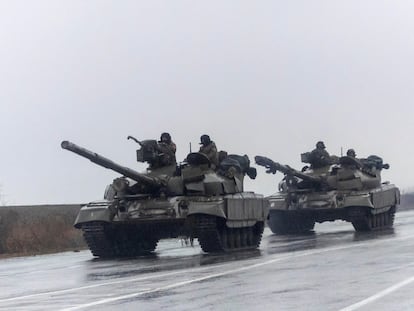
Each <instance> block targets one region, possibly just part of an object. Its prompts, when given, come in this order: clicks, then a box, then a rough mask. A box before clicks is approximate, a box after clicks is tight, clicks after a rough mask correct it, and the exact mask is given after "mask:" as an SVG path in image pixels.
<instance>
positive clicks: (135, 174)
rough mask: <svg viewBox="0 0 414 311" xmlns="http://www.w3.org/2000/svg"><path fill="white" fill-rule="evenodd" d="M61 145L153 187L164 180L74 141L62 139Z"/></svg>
mask: <svg viewBox="0 0 414 311" xmlns="http://www.w3.org/2000/svg"><path fill="white" fill-rule="evenodd" d="M61 147H62V148H63V149H66V150H69V151H72V152H74V153H76V154H78V155H80V156H81V157H84V158H87V159H89V160H90V161H92V162H93V163H95V164H97V165H99V166H103V167H105V168H107V169H110V170H113V171H115V172H117V173H119V174H121V175H124V176H126V177H129V178H131V179H132V180H135V181H136V182H142V183H144V184H146V185H149V186H153V187H161V186H162V181H161V180H160V179H159V178H156V177H150V176H146V175H143V174H141V173H138V172H137V171H135V170H133V169H130V168H128V167H125V166H122V165H119V164H117V163H115V162H113V161H111V160H109V159H108V158H105V157H103V156H101V155H99V154H97V153H95V152H92V151H90V150H88V149H86V148H83V147H80V146H78V145H76V144H74V143H71V142H70V141H67V140H65V141H62V143H61Z"/></svg>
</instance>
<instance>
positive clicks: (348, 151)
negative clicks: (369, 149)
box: [346, 149, 356, 158]
mask: <svg viewBox="0 0 414 311" xmlns="http://www.w3.org/2000/svg"><path fill="white" fill-rule="evenodd" d="M346 155H347V156H348V157H352V158H356V153H355V150H354V149H348V150H347V151H346Z"/></svg>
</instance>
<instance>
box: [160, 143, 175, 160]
mask: <svg viewBox="0 0 414 311" xmlns="http://www.w3.org/2000/svg"><path fill="white" fill-rule="evenodd" d="M157 150H158V151H159V152H160V153H161V154H162V155H161V163H160V164H161V166H166V165H171V164H175V163H177V162H176V159H175V152H176V150H177V146H176V145H175V144H174V143H173V142H170V143H164V142H158V145H157Z"/></svg>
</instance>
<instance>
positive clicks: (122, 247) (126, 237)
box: [82, 222, 158, 258]
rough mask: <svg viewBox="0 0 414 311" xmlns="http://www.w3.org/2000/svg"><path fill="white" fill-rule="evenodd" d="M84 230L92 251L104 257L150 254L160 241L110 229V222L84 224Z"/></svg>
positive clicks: (95, 254)
mask: <svg viewBox="0 0 414 311" xmlns="http://www.w3.org/2000/svg"><path fill="white" fill-rule="evenodd" d="M82 231H83V236H84V238H85V241H86V243H87V244H88V247H89V249H90V251H91V253H92V254H93V255H94V256H97V257H102V258H111V257H134V256H139V255H145V254H149V253H150V252H152V251H154V250H155V248H156V247H157V243H158V239H154V238H148V237H145V236H140V235H139V234H134V235H131V234H130V233H129V234H128V233H127V232H122V231H120V230H118V231H114V230H110V229H109V226H108V224H107V223H104V222H91V223H87V224H84V225H82Z"/></svg>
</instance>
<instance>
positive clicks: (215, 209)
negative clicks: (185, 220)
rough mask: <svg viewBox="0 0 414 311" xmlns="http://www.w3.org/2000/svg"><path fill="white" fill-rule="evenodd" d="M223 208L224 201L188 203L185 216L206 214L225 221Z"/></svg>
mask: <svg viewBox="0 0 414 311" xmlns="http://www.w3.org/2000/svg"><path fill="white" fill-rule="evenodd" d="M224 208H225V206H224V200H214V201H189V204H188V214H187V215H188V216H189V215H194V214H206V215H211V216H217V217H221V218H224V219H226V218H227V217H226V214H225V212H224Z"/></svg>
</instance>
